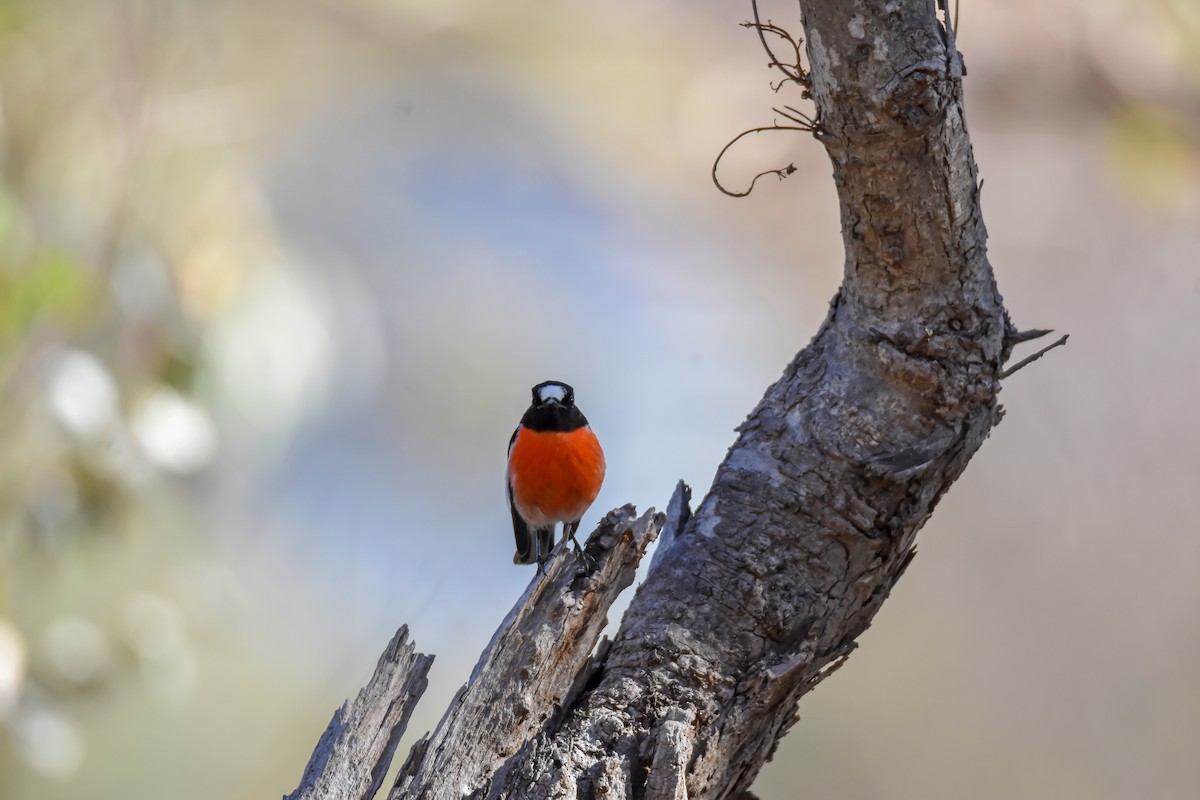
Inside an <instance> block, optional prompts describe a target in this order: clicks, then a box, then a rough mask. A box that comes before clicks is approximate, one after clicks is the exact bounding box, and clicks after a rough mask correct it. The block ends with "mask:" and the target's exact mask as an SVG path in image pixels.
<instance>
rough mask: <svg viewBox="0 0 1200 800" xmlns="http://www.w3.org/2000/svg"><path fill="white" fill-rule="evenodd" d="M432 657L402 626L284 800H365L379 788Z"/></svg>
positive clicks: (336, 717) (337, 715)
mask: <svg viewBox="0 0 1200 800" xmlns="http://www.w3.org/2000/svg"><path fill="white" fill-rule="evenodd" d="M432 664H433V656H427V655H425V654H423V653H418V652H417V651H416V648H415V647H414V646H413V644H412V643H411V642H409V641H408V626H407V625H401V626H400V630H398V631H396V635H395V636H393V637H392V641H391V642H389V643H388V646H387V649H386V650H384V651H383V655H381V656H380V657H379V664H378V665H377V666H376V667H375V674H374V675H372V676H371V680H370V682H369V683H368V684H367V685H366V686H365V687H363V689H362V691H360V692H359V693H358V697H356V698H354V701H353V702H350V701H347V702H346V703H343V704H342V707H341V708H339V709H338V710H337V711H335V712H334V714H333V721H331V722H330V723H329V727H328V728H326V729H325V733H324V734H322V735H321V741H319V742H318V743H317V749H316V750H315V751H314V752H313V754H312V758H311V759H310V760H309V762H308V766H307V767H306V768H305V769H304V777H303V778H302V779H301V780H300V785H299V786H298V787H297V788H296V791H294V792H292V793H291V794H289V795H287V796H286V797H285V798H284V800H364V798H370V797H374V796H375V793H376V792H377V791H379V786H380V784H382V783H383V777H384V775H385V774H386V773H387V770H388V767H389V766H390V765H391V763H392V755H393V754H394V753H395V752H396V745H397V744H398V743H399V741H400V737H401V736H402V735H403V734H404V729H405V727H407V725H408V719H409V717H411V716H412V712H413V709H414V708H416V706H417V700H419V699H420V698H421V695H422V694H423V693H424V692H425V688H426V687H427V686H428V685H429V682H428V680H426V676H427V675H428V674H429V667H430V666H431V665H432Z"/></svg>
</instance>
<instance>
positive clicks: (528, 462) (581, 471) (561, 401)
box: [505, 381, 604, 573]
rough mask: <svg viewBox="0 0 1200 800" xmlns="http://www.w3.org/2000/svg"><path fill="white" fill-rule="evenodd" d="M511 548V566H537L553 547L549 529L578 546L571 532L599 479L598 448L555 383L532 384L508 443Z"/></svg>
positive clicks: (571, 393) (566, 391)
mask: <svg viewBox="0 0 1200 800" xmlns="http://www.w3.org/2000/svg"><path fill="white" fill-rule="evenodd" d="M505 481H506V484H507V487H508V505H509V508H510V510H511V511H512V522H513V535H514V536H515V537H516V542H517V552H516V555H514V556H513V563H514V564H534V563H536V564H537V565H538V572H539V573H540V572H542V571H543V565H544V564H545V563H546V559H547V558H548V557H549V556H550V550H551V549H552V548H553V547H554V527H555V525H556V524H558V523H560V522H561V523H562V524H563V537H564V538H566V539H570V540H571V541H572V542H573V543H574V545H575V548H576V550H577V551H579V550H581V549H582V548H580V546H579V542H578V541H577V540H576V539H575V531H576V530H578V529H579V523H580V521H581V520H582V518H583V515H584V513H585V512H586V511H587V510H588V508H589V507H590V506H591V505H592V502H593V501H594V500H595V499H596V495H598V494H599V493H600V486H601V485H602V484H603V483H604V451H603V450H602V449H601V447H600V441H599V440H598V439H597V438H596V434H595V433H593V432H592V428H591V426H590V425H588V421H587V418H586V417H585V416H583V412H582V411H580V410H579V408H578V407H577V406H576V405H575V390H574V389H573V388H571V386H569V385H568V384H565V383H563V382H561V381H544V382H542V383H539V384H538V385H537V386H534V387H533V404H532V405H531V406H529V410H527V411H526V412H525V414H524V416H522V417H521V423H520V424H519V425H517V429H516V430H515V431H513V435H512V438H511V439H509V441H508V468H507V470H506V471H505Z"/></svg>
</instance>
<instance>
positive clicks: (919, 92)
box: [883, 61, 951, 132]
mask: <svg viewBox="0 0 1200 800" xmlns="http://www.w3.org/2000/svg"><path fill="white" fill-rule="evenodd" d="M945 80H946V67H945V64H941V63H939V62H937V61H922V62H920V63H917V64H913V65H911V66H908V67H905V68H904V69H902V70H900V72H898V73H897V74H896V77H895V78H893V79H892V80H891V81H890V82H888V84H887V86H885V87H884V90H883V94H884V101H883V111H884V113H885V114H887V116H888V117H890V118H891V119H893V120H895V121H896V122H897V123H899V124H900V126H901V127H903V128H905V129H907V130H910V131H914V132H918V131H923V130H925V129H926V128H929V127H930V126H931V125H933V123H934V122H936V121H937V120H938V119H940V118H941V116H942V112H943V111H944V110H945V108H946V102H947V100H948V98H949V97H950V96H951V93H950V92H948V91H943V90H942V86H943V85H944V83H945Z"/></svg>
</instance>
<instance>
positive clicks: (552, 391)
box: [533, 381, 575, 408]
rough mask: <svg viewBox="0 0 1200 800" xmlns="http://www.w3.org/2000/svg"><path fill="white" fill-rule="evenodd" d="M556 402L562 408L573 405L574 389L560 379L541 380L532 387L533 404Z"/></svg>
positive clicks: (543, 404)
mask: <svg viewBox="0 0 1200 800" xmlns="http://www.w3.org/2000/svg"><path fill="white" fill-rule="evenodd" d="M552 403H557V404H558V405H560V406H563V407H564V408H570V407H571V406H573V405H575V390H574V389H572V388H571V387H570V386H568V385H567V384H565V383H562V382H561V381H543V382H542V383H539V384H538V385H537V386H535V387H533V405H534V406H548V405H550V404H552Z"/></svg>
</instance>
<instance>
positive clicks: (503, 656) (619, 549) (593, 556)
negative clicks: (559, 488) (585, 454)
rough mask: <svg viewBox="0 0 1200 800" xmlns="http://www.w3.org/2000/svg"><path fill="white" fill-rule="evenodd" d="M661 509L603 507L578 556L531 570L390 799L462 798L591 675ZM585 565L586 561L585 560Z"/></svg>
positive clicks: (560, 555)
mask: <svg viewBox="0 0 1200 800" xmlns="http://www.w3.org/2000/svg"><path fill="white" fill-rule="evenodd" d="M662 524H663V516H662V515H661V514H655V512H654V510H653V509H651V510H649V511H647V512H646V513H645V514H643V515H642V516H641V518H640V519H637V518H635V512H634V509H633V506H625V507H624V508H620V509H617V510H616V511H613V512H611V513H609V515H608V516H607V517H605V518H604V520H603V521H602V522H601V523H600V525H599V527H597V528H596V530H595V531H594V532H593V533H592V534H591V536H589V537H588V540H587V544H586V545H585V554H586V556H587V558H586V559H582V558H580V557H579V555H578V554H576V553H574V552H566V553H564V552H562V551H563V550H564V549H566V547H567V545H566V542H563V543H560V544H559V546H558V547H557V548H556V549H555V552H554V553H553V554H552V556H551V560H550V562H549V566H548V567H547V570H546V574H545V575H544V576H543V575H535V576H534V578H533V580H531V581H530V583H529V587H528V588H527V589H526V590H525V594H524V595H522V597H521V599H520V600H518V601H517V604H516V605H515V606H513V609H512V611H510V612H509V614H508V617H507V618H505V620H504V622H502V623H501V625H500V628H499V629H498V630H497V631H496V634H495V636H493V637H492V641H491V643H490V644H489V645H488V646H487V649H485V650H484V651H483V655H482V656H480V658H479V663H478V664H476V666H475V669H474V671H473V672H472V673H471V678H470V680H469V681H467V684H466V685H465V686H463V687H462V688H461V689H459V691H458V694H456V695H455V697H454V700H453V701H452V702H451V703H450V710H449V711H448V712H447V713H446V716H445V717H443V718H442V721H441V723H440V724H439V725H438V728H437V730H436V731H435V732H434V734H433V736H432V738H430V737H426V738H425V739H422V740H421V741H420V742H418V743H417V744H416V745H414V747H413V750H412V752H411V753H410V754H409V756H408V759H407V760H406V761H405V763H404V765H403V766H402V767H401V768H400V773H399V775H398V776H397V779H396V784H395V787H394V788H393V789H392V792H391V794H390V795H389V798H390V799H391V800H402V799H403V798H418V797H419V798H427V799H428V800H435V799H436V798H455V800H457V798H461V797H463V796H465V795H468V794H470V793H471V792H473V791H476V790H478V789H480V788H483V787H486V786H487V784H488V782H489V780H490V779H491V776H492V774H493V773H494V772H496V770H497V769H499V768H500V767H501V766H502V765H503V764H504V762H505V760H506V759H507V758H508V757H509V756H511V755H512V754H513V753H516V752H517V751H518V750H519V749H520V748H521V746H522V745H523V744H525V742H526V741H527V740H528V739H529V738H530V736H532V735H533V734H534V733H535V732H537V731H538V730H540V729H542V728H543V726H545V725H547V724H548V723H550V722H551V721H552V720H551V718H552V717H553V716H554V715H555V714H556V712H557V711H558V710H559V709H560V708H565V707H569V706H570V705H571V703H572V702H573V700H574V698H575V697H576V696H577V695H578V694H579V692H580V691H582V690H583V688H584V687H585V685H586V684H587V682H588V681H589V680H591V679H592V677H593V675H592V673H593V670H594V668H593V667H592V666H591V665H590V662H589V656H590V655H591V654H592V651H593V649H594V648H595V647H596V642H597V640H598V639H599V637H600V631H601V629H602V628H603V627H604V625H605V623H606V622H607V617H606V616H605V615H606V614H607V612H608V608H609V606H611V605H612V603H613V601H614V600H616V599H617V595H619V594H620V593H621V591H622V590H624V589H625V588H626V587H627V586H629V584H631V583H632V582H633V576H634V572H635V571H636V569H637V565H638V563H639V562H640V561H641V557H642V556H643V555H644V554H645V552H646V548H647V547H649V546H650V543H651V542H652V541H654V539H655V537H656V536H657V535H658V532H659V530H660V529H661V527H662ZM585 561H586V562H587V563H588V564H589V565H590V566H589V567H585V566H584V562H585Z"/></svg>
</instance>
